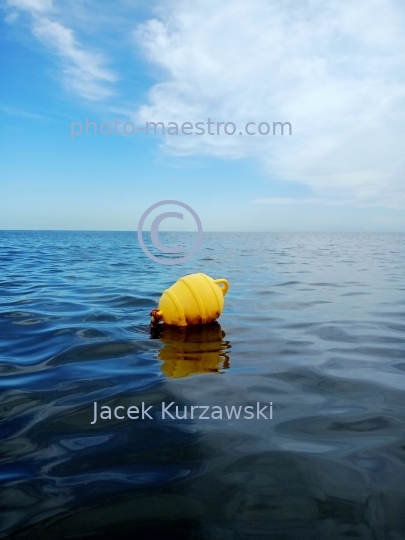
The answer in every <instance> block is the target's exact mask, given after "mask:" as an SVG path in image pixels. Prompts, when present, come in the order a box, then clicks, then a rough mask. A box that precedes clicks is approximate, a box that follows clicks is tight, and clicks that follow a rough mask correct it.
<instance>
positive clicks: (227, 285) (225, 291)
mask: <svg viewBox="0 0 405 540" xmlns="http://www.w3.org/2000/svg"><path fill="white" fill-rule="evenodd" d="M214 283H216V284H217V285H220V284H221V283H222V285H223V287H221V286H220V287H219V288H220V289H221V291H222V294H223V295H224V296H225V295H226V293H227V292H228V289H229V283H228V282H227V281H226V279H224V278H219V279H214Z"/></svg>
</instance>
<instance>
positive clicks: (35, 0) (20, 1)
mask: <svg viewBox="0 0 405 540" xmlns="http://www.w3.org/2000/svg"><path fill="white" fill-rule="evenodd" d="M7 4H8V5H9V6H10V7H15V8H18V9H23V10H25V11H33V12H40V11H49V10H50V9H51V8H52V0H7Z"/></svg>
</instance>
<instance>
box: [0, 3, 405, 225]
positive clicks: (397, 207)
mask: <svg viewBox="0 0 405 540" xmlns="http://www.w3.org/2000/svg"><path fill="white" fill-rule="evenodd" d="M404 28H405V4H404V3H403V0H368V1H367V2H364V0H302V1H300V2H297V1H296V0H294V1H293V0H277V1H275V0H255V2H252V1H251V0H222V1H221V2H218V1H217V0H215V1H214V0H194V1H191V0H152V1H148V2H145V1H141V0H115V1H114V2H111V1H107V0H97V1H96V0H0V51H1V57H0V70H1V78H0V229H69V230H71V229H75V230H136V228H137V225H138V222H139V219H140V217H141V215H142V214H143V213H144V212H145V211H146V209H147V208H149V207H150V206H151V205H153V204H154V203H156V202H159V201H163V200H178V201H182V202H184V203H186V204H188V205H189V206H191V207H192V208H193V209H194V210H195V211H196V212H197V214H198V216H199V217H200V219H201V221H202V224H203V228H204V230H207V231H326V232H329V231H360V232H361V231H364V232H405V128H404V126H405V32H404ZM86 119H87V120H88V121H89V122H94V123H95V124H96V128H97V134H96V135H95V134H94V127H90V128H89V130H88V134H86ZM208 120H210V121H211V122H213V124H212V126H213V127H210V130H211V132H213V134H212V135H211V134H209V133H208V127H207V122H208ZM114 121H115V122H116V124H114ZM118 122H120V124H118ZM147 122H163V123H164V124H165V126H166V132H165V134H164V135H162V134H161V133H160V131H161V130H160V128H159V129H158V130H157V131H158V134H157V135H154V134H153V129H152V128H150V132H149V134H148V135H147V134H146V128H145V126H146V123H147ZM197 122H202V123H203V124H200V125H202V126H204V130H205V133H204V134H201V133H196V126H195V124H196V123H197ZM221 122H222V124H219V123H221ZM248 122H253V124H250V125H249V126H248V129H249V131H250V133H252V132H254V134H248V133H246V124H247V123H248ZM277 122H281V123H285V122H288V123H289V124H285V125H284V134H283V135H282V134H281V133H280V125H278V127H277V126H276V128H275V134H273V126H274V123H277ZM125 123H126V131H127V132H128V131H131V129H132V125H133V126H134V130H135V131H134V134H132V135H131V134H129V135H125V134H124V133H123V132H122V130H123V126H124V124H125ZM170 123H172V124H170ZM173 123H176V124H177V125H178V126H179V134H178V135H176V134H174V133H173V132H172V133H171V134H169V133H168V132H167V127H168V126H169V125H171V126H172V127H173V126H174V125H175V124H173ZM184 123H191V124H192V129H191V131H193V133H189V131H190V129H189V128H187V126H188V124H186V128H185V129H184V131H185V133H184V134H182V133H181V126H182V125H183V124H184ZM101 124H103V126H102V127H101V129H103V130H104V131H107V132H108V130H109V125H110V126H111V129H112V132H111V134H109V135H103V134H102V133H100V126H101ZM225 124H226V126H225ZM259 124H261V128H260V129H261V131H262V132H263V133H264V134H263V135H262V134H260V133H258V128H259ZM289 126H291V134H290V129H289ZM224 128H226V129H227V131H228V132H229V133H230V132H232V131H233V130H234V131H235V134H233V135H232V134H226V133H224ZM267 129H269V134H266V133H265V132H266V130H267ZM80 130H81V133H80ZM217 131H218V134H217ZM73 132H74V133H73ZM116 132H117V133H118V134H117V133H116ZM172 209H173V210H174V211H176V207H173V208H172V207H169V208H168V210H169V211H170V210H172ZM177 211H178V208H177ZM152 217H153V216H151V219H152ZM194 225H195V224H194V222H193V221H192V220H191V219H188V218H187V219H184V221H183V222H180V221H179V220H178V219H175V218H170V219H166V220H165V221H164V222H162V224H161V229H162V230H164V229H166V230H179V229H182V228H183V229H189V230H193V229H194V228H195V227H194Z"/></svg>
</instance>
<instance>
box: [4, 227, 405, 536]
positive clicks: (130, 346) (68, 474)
mask: <svg viewBox="0 0 405 540" xmlns="http://www.w3.org/2000/svg"><path fill="white" fill-rule="evenodd" d="M161 236H162V242H164V243H166V244H168V245H178V244H179V243H182V242H183V243H184V238H185V236H186V237H187V234H186V235H185V234H184V233H161ZM187 238H188V240H189V241H191V242H192V239H193V235H192V234H191V233H189V236H188V237H187ZM186 243H187V242H186ZM180 255H181V254H180ZM404 269H405V235H401V234H338V233H336V234H288V233H284V234H270V233H205V234H204V239H203V244H202V246H201V248H200V250H199V251H198V253H197V254H196V255H195V256H194V257H193V258H191V259H190V260H188V261H187V262H186V263H184V264H179V265H172V266H166V265H162V264H157V263H156V262H154V261H152V260H150V259H149V258H147V256H146V255H145V254H144V253H143V252H142V250H141V249H140V247H139V245H138V241H137V237H136V233H134V232H65V231H61V232H51V231H47V232H41V231H33V232H25V231H6V232H0V392H1V394H0V419H1V425H0V436H1V444H0V482H1V484H0V511H1V521H0V536H1V537H7V538H16V539H20V538H21V539H25V538H27V539H30V540H31V539H38V540H39V539H41V540H47V539H65V538H83V537H88V538H93V537H94V538H97V539H103V538H114V539H124V538H138V537H139V538H143V537H145V538H148V539H155V538H156V539H169V538H176V540H179V539H181V538H195V539H200V538H201V539H205V538H210V539H218V540H219V539H221V540H223V539H224V540H227V539H236V540H245V539H246V540H247V539H256V538H257V539H259V538H260V539H262V538H272V539H273V538H274V539H283V540H284V539H300V540H306V539H308V540H309V539H317V538H319V539H323V538H332V539H334V538H336V539H338V538H339V539H340V538H361V539H369V538H378V539H385V538H387V539H392V540H399V539H402V538H404V537H405V511H404V508H405V272H404ZM194 272H204V273H206V274H208V275H210V276H211V277H213V278H214V279H216V278H220V277H224V278H226V279H228V281H229V284H230V288H229V292H228V294H227V296H226V298H225V308H224V311H223V313H222V316H221V317H220V319H219V321H218V323H216V324H213V325H210V326H202V327H192V328H187V329H176V328H172V327H162V326H161V325H160V326H158V327H153V328H151V327H150V324H149V322H150V317H149V312H150V310H151V309H153V308H155V307H157V303H158V301H159V297H160V295H161V293H162V292H163V290H164V289H165V288H167V287H169V286H170V285H171V284H172V283H173V282H174V281H176V280H177V279H178V278H179V277H181V276H182V275H184V274H188V273H194ZM95 403H97V407H98V409H97V414H98V420H97V422H95V423H93V424H92V422H93V420H94V404H95ZM162 403H164V404H166V406H167V405H169V404H170V403H173V405H172V406H171V408H169V411H176V407H177V408H178V409H177V410H178V411H179V415H180V416H182V415H183V414H184V411H185V410H186V412H187V411H191V409H192V408H193V407H197V408H198V407H207V409H206V412H205V413H204V416H205V418H201V419H200V413H201V412H202V409H194V414H193V417H191V416H190V414H189V413H188V414H187V416H186V418H178V416H176V415H175V414H173V412H172V414H171V416H173V418H171V417H170V416H169V415H162ZM270 404H271V407H272V417H271V418H270V414H269V411H270ZM264 406H267V409H264V411H263V412H264V414H265V418H262V417H260V416H259V418H257V417H256V408H257V407H264ZM102 407H104V409H102ZM142 407H143V408H145V409H147V407H151V409H150V411H153V415H152V417H151V418H148V417H147V416H146V415H145V417H143V418H142V417H141V416H142ZM214 407H217V408H218V409H217V410H219V409H221V411H223V415H222V418H219V417H213V416H212V414H211V411H213V410H214ZM232 407H234V409H232ZM247 407H252V410H253V411H254V415H253V418H251V417H249V418H245V416H246V414H245V412H244V411H245V409H246V408H247ZM239 408H241V409H239ZM137 409H138V413H137V412H136V410H137ZM101 410H103V412H105V417H103V418H102V417H100V414H99V413H100V412H101ZM108 410H109V411H110V413H109V414H108ZM227 410H228V411H232V410H234V413H235V414H232V415H231V417H230V418H229V417H228V415H226V412H225V411H227ZM238 410H240V411H241V414H240V415H239V417H237V412H238ZM248 410H251V409H248ZM128 411H130V415H128ZM207 411H208V412H207ZM197 412H198V414H197ZM131 415H132V417H131ZM136 416H137V418H135V417H136Z"/></svg>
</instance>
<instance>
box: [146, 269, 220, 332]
mask: <svg viewBox="0 0 405 540" xmlns="http://www.w3.org/2000/svg"><path fill="white" fill-rule="evenodd" d="M228 287H229V285H228V282H227V281H226V279H223V278H221V279H212V278H210V277H209V276H207V275H206V274H202V273H201V274H189V275H188V276H184V277H182V278H180V279H179V280H178V281H176V283H175V284H174V285H172V286H171V287H169V288H168V289H166V290H165V291H164V293H163V294H162V296H161V298H160V301H159V307H158V309H153V310H152V311H151V313H150V314H151V317H152V322H159V321H163V322H165V323H166V324H171V325H173V326H188V325H192V324H206V323H210V322H213V321H215V320H216V319H217V318H218V317H219V316H220V315H221V312H222V308H223V307H224V296H225V294H226V293H227V292H228Z"/></svg>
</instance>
